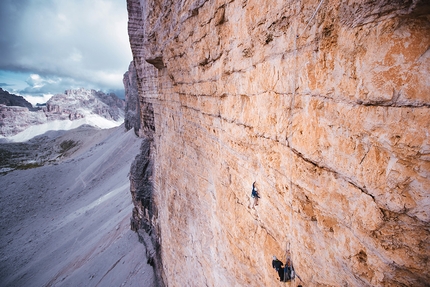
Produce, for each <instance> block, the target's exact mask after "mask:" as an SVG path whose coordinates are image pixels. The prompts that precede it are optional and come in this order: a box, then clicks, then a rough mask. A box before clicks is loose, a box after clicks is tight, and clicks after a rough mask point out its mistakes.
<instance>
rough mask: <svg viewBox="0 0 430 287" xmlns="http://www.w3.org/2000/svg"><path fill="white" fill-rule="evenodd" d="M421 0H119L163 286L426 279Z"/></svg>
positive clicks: (427, 58) (425, 17)
mask: <svg viewBox="0 0 430 287" xmlns="http://www.w3.org/2000/svg"><path fill="white" fill-rule="evenodd" d="M427 3H428V2H427V1H416V0H411V1H386V0H378V1H358V0H351V1H339V0H326V1H323V2H322V4H321V5H320V6H319V4H320V1H316V0H313V1H311V0H303V1H275V0H268V1H256V0H240V1H239V0H230V1H225V0H224V1H221V0H218V1H217V0H214V1H205V0H190V1H170V0H153V1H150V0H128V1H127V4H128V11H129V36H130V43H131V48H132V51H133V55H134V60H133V62H134V65H135V67H136V73H137V82H138V88H139V100H140V102H141V103H142V105H141V112H140V114H141V119H142V127H141V130H140V133H141V135H142V136H146V137H148V138H150V139H151V161H152V162H151V163H152V164H153V173H152V176H151V179H150V180H151V182H152V187H151V188H152V193H151V202H152V203H151V204H154V205H155V206H156V209H157V210H156V212H153V213H152V215H151V216H150V218H148V220H147V222H149V223H150V224H151V225H152V226H153V230H154V232H156V238H157V240H158V242H159V243H160V248H161V249H160V253H159V257H160V258H159V262H160V263H161V262H162V263H161V264H162V266H163V267H162V270H160V273H161V274H162V275H161V276H162V277H163V280H164V284H165V285H167V286H282V284H285V283H280V282H279V281H278V279H277V274H276V272H275V271H274V270H273V269H272V266H271V260H272V256H273V255H276V256H278V258H279V259H281V260H282V261H283V262H284V263H285V253H286V249H287V247H288V246H289V248H290V249H291V257H292V259H293V263H294V267H295V269H296V271H297V273H298V274H299V275H300V278H301V279H302V280H303V282H301V281H300V280H299V279H298V278H297V279H296V280H295V282H293V283H291V286H296V285H297V284H299V283H303V285H304V286H425V285H426V284H428V282H430V275H429V272H428V270H430V266H429V253H430V243H429V242H430V241H429V235H430V224H429V221H430V198H429V196H430V179H429V178H430V137H429V127H430V111H429V106H430V81H429V77H430V50H429V46H430V22H429V18H430V16H429V6H428V4H427ZM318 6H319V9H318V11H317V8H318ZM315 12H316V13H315ZM313 15H315V16H314V17H313ZM254 181H256V185H257V187H258V190H259V192H260V196H261V199H260V202H259V205H258V206H257V207H256V208H255V209H252V208H250V192H251V186H252V183H253V182H254ZM138 206H139V204H138ZM139 208H140V209H145V207H139ZM139 208H138V209H139ZM139 212H143V211H142V210H138V211H137V212H136V213H139Z"/></svg>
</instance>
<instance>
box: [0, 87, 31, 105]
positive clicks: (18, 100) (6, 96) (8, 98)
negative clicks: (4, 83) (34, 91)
mask: <svg viewBox="0 0 430 287" xmlns="http://www.w3.org/2000/svg"><path fill="white" fill-rule="evenodd" d="M0 104H1V105H5V106H9V107H10V106H16V107H24V108H28V109H29V110H31V109H33V106H32V105H31V104H30V103H29V102H28V101H27V100H26V99H24V98H23V97H21V96H17V95H14V94H11V93H9V92H8V91H5V90H3V89H2V88H0Z"/></svg>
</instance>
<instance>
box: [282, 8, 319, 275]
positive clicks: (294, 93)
mask: <svg viewBox="0 0 430 287" xmlns="http://www.w3.org/2000/svg"><path fill="white" fill-rule="evenodd" d="M323 2H324V0H321V1H320V3H319V4H318V6H317V8H316V9H315V11H314V13H313V15H312V17H311V18H310V19H309V20H308V22H307V23H306V26H305V28H304V29H303V31H302V33H300V35H302V34H303V33H304V32H305V31H306V29H307V28H308V27H309V24H310V22H311V21H312V20H313V19H314V17H315V15H316V14H317V12H318V10H319V9H320V7H321V5H322V3H323ZM300 35H299V34H296V37H294V76H293V93H292V98H291V104H290V116H289V122H288V125H289V126H290V127H291V131H290V133H289V134H290V138H288V137H287V141H288V145H289V146H290V149H291V152H292V146H291V144H292V137H293V128H292V125H293V109H294V105H295V98H296V80H297V39H298V38H299V37H300ZM289 193H290V200H291V201H290V209H291V214H290V231H289V232H290V236H289V240H288V243H287V245H288V247H287V250H286V253H285V255H286V256H285V257H286V261H288V257H290V264H291V267H292V268H293V266H294V255H293V254H294V253H293V250H292V249H293V248H291V246H292V244H291V242H292V241H293V238H294V236H293V234H292V232H293V227H292V226H293V216H294V210H293V159H292V156H291V157H290V188H289ZM285 264H287V262H285ZM294 272H295V271H294ZM284 277H285V271H284ZM295 279H296V276H294V278H291V281H295Z"/></svg>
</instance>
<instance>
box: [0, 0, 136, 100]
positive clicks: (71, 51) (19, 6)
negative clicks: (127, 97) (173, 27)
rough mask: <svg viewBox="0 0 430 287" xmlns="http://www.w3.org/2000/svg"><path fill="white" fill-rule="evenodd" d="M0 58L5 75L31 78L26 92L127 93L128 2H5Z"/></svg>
mask: <svg viewBox="0 0 430 287" xmlns="http://www.w3.org/2000/svg"><path fill="white" fill-rule="evenodd" d="M0 55H1V57H0V70H3V71H10V72H22V73H28V75H29V78H28V79H27V84H28V86H27V87H25V88H23V89H22V91H23V92H24V91H25V92H27V93H46V92H50V93H56V92H63V91H64V90H65V89H69V88H74V87H84V88H94V89H104V90H112V89H122V88H123V86H122V75H123V73H124V72H125V71H126V70H127V68H128V65H129V62H130V61H131V52H130V47H129V43H128V35H127V11H126V1H125V0H124V1H122V0H74V1H58V0H1V1H0ZM30 74H32V76H30ZM2 82H4V83H3V84H6V85H8V84H9V83H8V82H7V81H5V80H4V79H3V80H2ZM68 85H71V86H68ZM3 86H5V85H3ZM54 89H60V90H54Z"/></svg>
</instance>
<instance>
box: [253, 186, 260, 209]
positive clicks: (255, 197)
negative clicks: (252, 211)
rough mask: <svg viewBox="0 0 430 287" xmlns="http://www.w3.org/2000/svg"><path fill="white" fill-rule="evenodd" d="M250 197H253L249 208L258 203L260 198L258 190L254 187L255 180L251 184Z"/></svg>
mask: <svg viewBox="0 0 430 287" xmlns="http://www.w3.org/2000/svg"><path fill="white" fill-rule="evenodd" d="M251 197H252V198H253V200H252V206H251V208H254V207H255V206H257V205H258V199H259V198H260V196H259V195H258V192H257V188H256V187H255V181H254V183H253V184H252V192H251Z"/></svg>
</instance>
